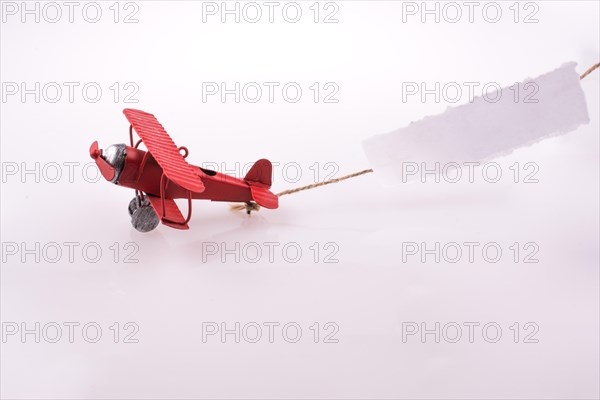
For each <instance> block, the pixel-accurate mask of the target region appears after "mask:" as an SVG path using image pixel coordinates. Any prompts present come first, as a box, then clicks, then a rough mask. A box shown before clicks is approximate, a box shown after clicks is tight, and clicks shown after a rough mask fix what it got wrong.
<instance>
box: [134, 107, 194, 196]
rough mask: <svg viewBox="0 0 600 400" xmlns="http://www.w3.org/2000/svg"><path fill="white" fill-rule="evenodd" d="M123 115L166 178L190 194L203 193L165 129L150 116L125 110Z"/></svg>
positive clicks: (188, 165)
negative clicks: (190, 192)
mask: <svg viewBox="0 0 600 400" xmlns="http://www.w3.org/2000/svg"><path fill="white" fill-rule="evenodd" d="M123 114H125V117H127V120H128V121H129V123H130V124H131V125H132V126H133V129H135V131H136V132H137V134H138V135H139V136H140V138H141V139H142V141H143V142H144V144H145V145H146V147H147V148H148V151H149V152H150V153H151V154H152V156H153V157H154V158H155V159H156V162H158V165H160V167H161V168H162V169H163V171H164V173H165V175H166V176H167V178H169V179H170V180H172V181H173V182H175V183H176V184H178V185H179V186H181V187H183V188H184V189H187V190H190V191H192V192H203V191H204V184H203V183H202V180H201V179H200V177H199V176H198V174H197V173H196V172H195V171H194V169H193V168H192V166H191V165H190V164H188V163H187V161H185V159H184V158H183V156H182V155H181V153H180V152H179V149H178V148H177V146H176V145H175V143H174V142H173V140H172V139H171V138H170V137H169V134H168V133H167V131H165V128H163V126H162V125H161V124H160V122H158V120H157V119H156V117H155V116H154V115H152V114H149V113H147V112H144V111H141V110H134V109H131V108H126V109H124V110H123Z"/></svg>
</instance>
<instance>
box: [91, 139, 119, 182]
mask: <svg viewBox="0 0 600 400" xmlns="http://www.w3.org/2000/svg"><path fill="white" fill-rule="evenodd" d="M101 156H102V150H100V149H99V148H98V141H97V140H96V141H95V142H94V143H92V145H91V146H90V157H92V158H93V159H94V160H95V161H96V165H97V166H98V169H99V170H100V172H101V173H102V176H103V177H104V179H106V180H107V181H112V179H113V178H114V177H115V169H114V168H113V167H111V166H110V164H108V163H107V162H106V161H104V159H103V158H102V157H101Z"/></svg>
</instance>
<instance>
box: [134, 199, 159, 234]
mask: <svg viewBox="0 0 600 400" xmlns="http://www.w3.org/2000/svg"><path fill="white" fill-rule="evenodd" d="M159 222H160V221H159V219H158V215H156V211H154V208H152V206H150V205H142V206H141V207H138V208H136V209H135V210H134V211H133V214H132V215H131V225H133V227H134V228H135V229H136V230H137V231H139V232H150V231H151V230H153V229H155V228H156V227H157V226H158V223H159Z"/></svg>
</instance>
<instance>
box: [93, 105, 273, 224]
mask: <svg viewBox="0 0 600 400" xmlns="http://www.w3.org/2000/svg"><path fill="white" fill-rule="evenodd" d="M123 113H124V114H125V116H126V117H127V119H128V120H129V122H130V124H131V127H130V132H129V134H130V144H131V146H126V149H125V160H124V163H123V167H122V169H121V171H120V175H119V177H118V181H117V182H116V184H117V185H119V186H123V187H127V188H131V189H134V190H135V191H136V195H138V194H141V193H145V194H146V195H147V196H148V198H149V199H150V203H151V205H152V207H153V208H154V210H155V211H156V213H157V215H158V217H159V218H160V220H161V222H162V223H163V224H165V225H167V226H170V227H172V228H176V229H188V228H189V226H188V224H187V223H188V222H189V220H190V217H191V212H192V207H191V205H192V204H191V203H192V199H205V200H212V201H227V202H250V201H255V202H256V203H258V204H259V205H261V206H263V207H265V208H277V207H278V205H279V204H278V203H279V199H278V197H277V196H276V195H274V194H273V193H271V192H270V191H269V188H270V187H271V176H272V165H271V162H270V161H269V160H266V159H261V160H258V161H257V162H256V163H255V164H254V165H253V166H252V168H250V170H249V171H248V174H246V176H245V177H244V179H239V178H236V177H233V176H230V175H226V174H222V173H219V172H216V171H209V170H205V169H202V168H200V167H197V166H193V165H190V164H188V163H187V161H185V159H184V157H187V155H188V150H187V148H185V147H180V148H177V146H176V145H175V143H173V141H172V140H171V138H170V137H169V135H168V134H167V133H166V131H165V130H164V128H163V127H162V125H161V124H160V123H159V122H158V121H157V120H156V118H155V117H154V116H153V115H152V114H149V113H146V112H144V111H139V110H132V109H125V110H123ZM133 129H135V131H136V132H137V133H138V134H139V135H140V137H141V138H142V141H143V142H144V144H145V146H146V147H147V148H148V151H144V150H142V149H139V148H138V146H139V144H140V142H139V141H138V142H137V143H135V144H134V141H133ZM180 151H183V152H184V155H182V154H181V152H180ZM101 154H102V151H101V150H100V149H99V148H98V143H97V142H94V143H93V144H92V146H91V147H90V156H91V157H92V158H94V160H95V161H96V164H97V165H98V168H99V169H100V171H101V172H102V175H103V176H104V177H105V178H106V179H107V180H108V181H112V180H113V178H114V177H115V175H116V172H115V169H114V168H113V167H111V166H110V165H109V164H108V163H107V162H106V161H104V160H103V159H102V157H100V156H101ZM173 199H188V216H187V218H184V216H183V215H182V213H181V211H180V210H179V208H178V207H177V204H176V203H175V202H174V201H173Z"/></svg>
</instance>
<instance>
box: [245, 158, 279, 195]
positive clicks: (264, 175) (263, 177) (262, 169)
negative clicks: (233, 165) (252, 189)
mask: <svg viewBox="0 0 600 400" xmlns="http://www.w3.org/2000/svg"><path fill="white" fill-rule="evenodd" d="M272 174H273V166H272V165H271V161H269V160H267V159H264V158H262V159H260V160H258V161H257V162H255V163H254V165H253V166H252V168H250V171H248V173H247V174H246V176H245V177H244V180H245V181H246V183H248V184H249V185H250V186H257V187H261V188H265V189H269V188H270V187H271V183H272V181H271V175H272Z"/></svg>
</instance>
